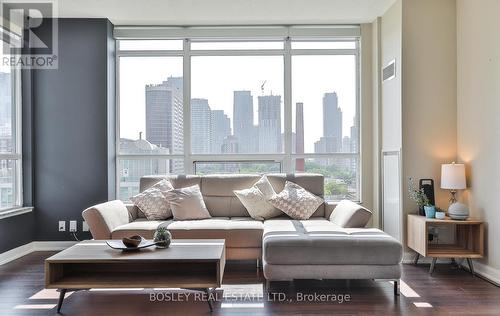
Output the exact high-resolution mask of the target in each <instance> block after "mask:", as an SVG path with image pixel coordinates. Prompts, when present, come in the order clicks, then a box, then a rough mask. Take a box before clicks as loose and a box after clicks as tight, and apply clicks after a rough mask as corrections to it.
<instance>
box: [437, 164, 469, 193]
mask: <svg viewBox="0 0 500 316" xmlns="http://www.w3.org/2000/svg"><path fill="white" fill-rule="evenodd" d="M465 188H467V185H466V183H465V165H464V164H461V163H452V164H444V165H441V189H446V190H462V189H465Z"/></svg>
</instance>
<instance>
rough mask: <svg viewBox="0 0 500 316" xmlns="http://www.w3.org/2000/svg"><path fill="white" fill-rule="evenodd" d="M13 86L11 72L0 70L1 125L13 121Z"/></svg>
mask: <svg viewBox="0 0 500 316" xmlns="http://www.w3.org/2000/svg"><path fill="white" fill-rule="evenodd" d="M11 87H12V85H11V75H10V73H5V72H0V126H2V125H9V126H10V123H11V108H12V94H11V90H12V89H11Z"/></svg>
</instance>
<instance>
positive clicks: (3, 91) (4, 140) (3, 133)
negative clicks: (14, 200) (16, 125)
mask: <svg viewBox="0 0 500 316" xmlns="http://www.w3.org/2000/svg"><path fill="white" fill-rule="evenodd" d="M12 145H13V142H12V93H11V75H10V73H5V72H0V152H1V153H9V152H12V149H13V148H12ZM9 182H10V180H9ZM9 185H10V184H9ZM10 189H11V187H9V190H10Z"/></svg>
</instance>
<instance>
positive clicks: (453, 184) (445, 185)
mask: <svg viewBox="0 0 500 316" xmlns="http://www.w3.org/2000/svg"><path fill="white" fill-rule="evenodd" d="M466 188H467V185H466V182H465V165H464V164H461V163H455V162H453V163H451V164H443V165H441V189H445V190H450V193H451V199H450V206H449V208H448V215H449V216H450V217H451V218H452V219H458V220H466V219H467V218H468V217H469V210H468V208H467V206H466V205H464V204H462V203H459V202H457V199H456V194H457V190H463V189H466Z"/></svg>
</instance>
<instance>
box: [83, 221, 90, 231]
mask: <svg viewBox="0 0 500 316" xmlns="http://www.w3.org/2000/svg"><path fill="white" fill-rule="evenodd" d="M82 231H83V232H88V231H89V225H88V224H87V222H86V221H83V222H82Z"/></svg>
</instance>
